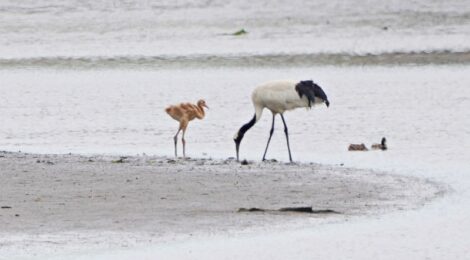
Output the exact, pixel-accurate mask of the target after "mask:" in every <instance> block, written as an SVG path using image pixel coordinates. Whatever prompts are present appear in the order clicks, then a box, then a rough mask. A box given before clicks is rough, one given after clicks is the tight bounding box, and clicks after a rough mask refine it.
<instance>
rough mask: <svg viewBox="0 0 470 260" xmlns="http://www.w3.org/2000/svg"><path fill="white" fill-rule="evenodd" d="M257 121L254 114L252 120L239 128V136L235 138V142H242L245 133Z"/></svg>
mask: <svg viewBox="0 0 470 260" xmlns="http://www.w3.org/2000/svg"><path fill="white" fill-rule="evenodd" d="M255 123H256V114H255V115H254V116H253V118H252V119H251V120H250V122H248V123H246V124H244V125H243V126H242V127H241V128H240V130H238V133H237V136H236V137H235V138H234V139H233V140H234V141H235V143H240V142H241V141H242V139H243V136H245V133H246V132H247V131H248V130H250V128H251V127H253V126H254V125H255Z"/></svg>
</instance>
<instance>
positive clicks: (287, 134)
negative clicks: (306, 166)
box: [281, 114, 292, 162]
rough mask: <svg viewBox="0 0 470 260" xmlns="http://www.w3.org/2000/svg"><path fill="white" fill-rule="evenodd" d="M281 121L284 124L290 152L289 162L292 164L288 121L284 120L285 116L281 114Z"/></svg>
mask: <svg viewBox="0 0 470 260" xmlns="http://www.w3.org/2000/svg"><path fill="white" fill-rule="evenodd" d="M281 119H282V122H283V123H284V133H285V134H286V140H287V150H288V151H289V160H290V162H292V156H291V154H290V145H289V132H288V130H287V125H286V121H285V120H284V116H283V115H282V114H281Z"/></svg>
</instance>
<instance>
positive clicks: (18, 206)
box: [0, 152, 445, 256]
mask: <svg viewBox="0 0 470 260" xmlns="http://www.w3.org/2000/svg"><path fill="white" fill-rule="evenodd" d="M0 169H1V174H0V183H1V186H2V188H1V190H0V195H1V197H0V198H1V200H0V204H1V205H0V206H1V207H2V208H1V209H0V226H1V230H0V233H2V235H1V236H0V245H1V246H0V255H6V254H5V253H8V252H11V253H15V254H19V255H26V256H27V255H29V253H31V252H35V250H36V249H37V248H39V247H41V246H44V245H47V247H48V250H50V253H51V254H54V253H55V252H57V251H59V252H60V250H63V249H64V248H67V247H71V248H73V245H77V244H79V245H81V250H84V249H86V248H110V247H111V248H112V247H116V246H117V247H131V246H137V245H145V244H148V243H155V242H158V241H167V240H168V239H174V238H175V237H186V236H187V237H189V236H192V235H193V234H211V233H221V232H222V233H223V232H236V231H242V230H249V229H250V228H272V227H273V226H275V225H276V224H280V223H282V224H286V223H297V222H299V221H304V220H308V221H313V222H315V221H324V220H327V221H329V220H332V221H344V220H347V219H348V218H350V217H354V216H358V215H366V214H369V215H370V214H380V213H385V212H390V211H394V210H406V209H413V208H417V207H421V206H422V205H424V204H425V203H427V202H428V201H430V200H431V199H433V198H436V197H438V196H440V195H441V194H443V193H444V191H445V188H444V187H443V186H441V185H439V184H436V183H433V182H430V181H427V180H423V179H418V178H414V177H405V176H399V175H390V174H386V173H381V172H374V171H371V170H361V169H352V168H346V167H343V166H341V165H337V166H325V165H319V164H286V163H280V162H275V161H269V162H250V164H249V165H241V164H240V163H237V162H235V161H234V160H233V159H227V160H212V159H177V160H174V159H173V158H165V157H153V156H146V155H141V156H135V157H122V158H121V157H116V156H81V155H36V154H24V153H8V152H1V153H0ZM304 206H306V207H310V206H311V207H312V208H313V209H314V210H333V211H335V212H339V214H305V213H295V212H276V211H270V210H271V209H272V210H275V209H279V208H283V207H304ZM254 207H256V208H263V209H268V211H266V212H238V209H239V208H254ZM97 234H98V235H97ZM2 251H3V253H2Z"/></svg>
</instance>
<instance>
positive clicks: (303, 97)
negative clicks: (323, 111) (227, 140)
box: [233, 80, 330, 162]
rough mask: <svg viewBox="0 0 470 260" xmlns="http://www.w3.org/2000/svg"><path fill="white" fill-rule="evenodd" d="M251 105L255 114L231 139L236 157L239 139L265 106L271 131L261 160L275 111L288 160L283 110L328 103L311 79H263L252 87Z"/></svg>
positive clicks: (328, 104) (286, 130)
mask: <svg viewBox="0 0 470 260" xmlns="http://www.w3.org/2000/svg"><path fill="white" fill-rule="evenodd" d="M251 99H252V101H253V106H254V108H255V115H254V116H253V118H252V119H251V120H250V122H248V123H246V124H244V125H243V126H242V127H241V128H240V130H238V132H237V133H236V134H235V136H234V137H233V140H234V141H235V149H236V152H237V161H238V160H239V150H240V143H241V141H242V139H243V137H244V136H245V133H246V132H247V131H248V130H249V129H250V128H251V127H253V125H254V124H255V123H256V122H258V121H259V120H260V118H261V114H262V113H263V109H264V108H267V109H269V110H270V111H271V112H272V114H273V121H272V125H271V131H270V132H269V138H268V143H267V144H266V149H265V150H264V155H263V161H264V160H265V159H266V152H267V151H268V147H269V142H270V141H271V137H272V135H273V133H274V120H275V118H276V115H277V114H280V115H281V119H282V123H283V124H284V133H285V135H286V140H287V149H288V151H289V160H290V162H292V155H291V152H290V145H289V134H288V129H287V125H286V121H285V120H284V115H283V114H284V112H285V111H288V110H292V109H296V108H299V107H306V108H311V107H312V105H318V104H323V103H324V104H325V105H326V106H327V107H329V106H330V102H329V101H328V97H327V96H326V94H325V92H324V91H323V89H322V88H321V87H320V86H318V85H317V84H316V83H314V82H313V81H312V80H306V81H300V82H298V81H291V80H277V81H270V82H266V83H264V84H262V85H260V86H258V87H257V88H255V90H254V91H253V94H252V96H251Z"/></svg>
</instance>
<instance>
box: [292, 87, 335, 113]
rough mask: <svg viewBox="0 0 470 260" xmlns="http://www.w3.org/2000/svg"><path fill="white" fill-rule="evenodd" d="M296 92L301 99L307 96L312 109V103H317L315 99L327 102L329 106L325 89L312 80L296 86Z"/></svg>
mask: <svg viewBox="0 0 470 260" xmlns="http://www.w3.org/2000/svg"><path fill="white" fill-rule="evenodd" d="M295 90H296V91H297V93H299V97H300V98H302V96H306V97H307V99H308V106H309V107H312V103H315V97H318V98H320V99H322V100H323V101H325V103H326V104H327V106H328V105H329V102H328V97H327V96H326V94H325V92H324V91H323V89H322V88H321V87H320V86H318V85H317V84H315V83H314V82H313V81H312V80H305V81H301V82H299V83H297V85H295Z"/></svg>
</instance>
